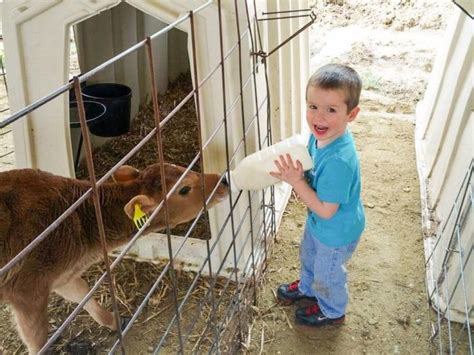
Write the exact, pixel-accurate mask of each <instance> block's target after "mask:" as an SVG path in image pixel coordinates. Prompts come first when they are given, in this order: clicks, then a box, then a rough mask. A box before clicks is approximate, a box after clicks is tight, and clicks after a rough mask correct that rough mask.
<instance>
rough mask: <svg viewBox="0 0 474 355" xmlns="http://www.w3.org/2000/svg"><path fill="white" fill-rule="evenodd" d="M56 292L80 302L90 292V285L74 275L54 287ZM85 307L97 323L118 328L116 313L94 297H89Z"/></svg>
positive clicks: (114, 328) (72, 300)
mask: <svg viewBox="0 0 474 355" xmlns="http://www.w3.org/2000/svg"><path fill="white" fill-rule="evenodd" d="M54 291H55V292H56V293H58V294H59V295H61V296H62V297H64V298H65V299H67V300H69V301H71V302H75V303H80V302H81V301H82V299H83V298H84V297H85V296H86V295H87V294H88V293H89V286H88V285H87V283H86V282H85V281H84V280H83V279H82V278H81V277H78V276H77V277H73V278H72V279H71V280H70V281H68V282H67V283H65V284H62V285H61V286H59V287H56V288H55V289H54ZM84 309H85V310H86V311H87V312H88V313H89V314H90V315H91V316H92V318H94V319H95V321H96V322H97V323H99V324H100V325H103V326H105V327H107V328H110V329H111V330H117V328H118V327H117V322H116V321H115V317H114V314H113V313H112V312H109V311H106V310H105V309H104V308H102V307H101V306H100V305H99V303H97V301H96V300H95V299H94V298H91V299H89V301H87V303H86V304H85V306H84Z"/></svg>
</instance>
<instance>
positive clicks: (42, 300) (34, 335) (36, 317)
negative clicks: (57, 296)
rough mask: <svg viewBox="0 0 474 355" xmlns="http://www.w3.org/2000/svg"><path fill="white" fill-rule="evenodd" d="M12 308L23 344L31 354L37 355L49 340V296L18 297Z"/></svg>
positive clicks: (13, 301) (12, 303) (12, 302)
mask: <svg viewBox="0 0 474 355" xmlns="http://www.w3.org/2000/svg"><path fill="white" fill-rule="evenodd" d="M11 306H12V310H13V314H14V316H15V319H16V323H17V325H18V330H19V333H20V336H21V339H22V340H23V343H25V345H26V346H27V348H28V352H29V353H30V354H37V353H38V352H39V351H40V349H41V348H42V347H43V345H44V344H45V343H46V340H47V339H48V325H49V323H48V308H47V307H48V294H46V295H44V296H40V297H31V296H30V297H16V298H15V299H14V300H12V301H11Z"/></svg>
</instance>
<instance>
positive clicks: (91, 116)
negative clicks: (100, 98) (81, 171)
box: [69, 100, 107, 169]
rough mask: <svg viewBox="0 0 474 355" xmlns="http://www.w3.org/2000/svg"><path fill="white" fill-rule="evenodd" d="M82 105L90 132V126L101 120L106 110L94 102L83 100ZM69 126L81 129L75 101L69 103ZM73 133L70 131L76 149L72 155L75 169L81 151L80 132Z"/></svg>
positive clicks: (103, 106) (102, 105)
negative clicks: (75, 143)
mask: <svg viewBox="0 0 474 355" xmlns="http://www.w3.org/2000/svg"><path fill="white" fill-rule="evenodd" d="M83 103H84V111H85V113H86V122H87V126H88V127H89V130H90V128H91V127H92V126H94V125H96V124H97V123H98V122H99V121H100V120H101V119H102V117H104V115H105V113H106V112H107V108H106V107H105V105H104V104H102V103H100V102H96V101H89V100H85V101H83ZM69 125H70V127H71V128H76V129H77V128H81V122H80V121H79V112H78V111H77V102H75V101H71V102H70V103H69ZM75 131H76V132H75V133H73V131H71V139H72V140H73V142H74V137H76V138H75V140H76V142H77V147H76V148H75V152H76V153H75V154H74V167H75V168H76V169H77V167H78V164H79V158H80V157H81V150H82V132H81V131H80V130H75ZM77 137H78V138H77ZM73 149H74V146H73Z"/></svg>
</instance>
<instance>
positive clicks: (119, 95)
mask: <svg viewBox="0 0 474 355" xmlns="http://www.w3.org/2000/svg"><path fill="white" fill-rule="evenodd" d="M82 97H83V102H84V110H85V114H86V122H87V126H88V128H89V131H90V132H91V133H92V134H94V135H96V136H99V137H117V136H120V135H122V134H125V133H127V132H128V131H129V129H130V109H131V98H132V90H131V89H130V88H129V87H128V86H126V85H122V84H115V83H100V84H92V85H87V86H84V87H83V88H82ZM70 99H71V101H70V103H69V114H70V126H71V128H80V127H81V126H80V122H79V114H78V112H77V102H76V101H75V100H74V99H75V98H74V96H71V97H70ZM81 150H82V134H80V136H79V143H78V148H77V151H76V154H75V159H74V166H75V167H76V168H77V166H78V164H79V158H80V155H81Z"/></svg>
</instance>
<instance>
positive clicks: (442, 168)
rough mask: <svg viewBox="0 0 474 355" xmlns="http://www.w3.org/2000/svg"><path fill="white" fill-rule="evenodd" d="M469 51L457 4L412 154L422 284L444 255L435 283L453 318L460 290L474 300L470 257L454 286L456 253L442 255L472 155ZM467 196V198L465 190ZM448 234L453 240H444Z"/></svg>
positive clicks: (470, 235) (470, 229)
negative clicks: (420, 208)
mask: <svg viewBox="0 0 474 355" xmlns="http://www.w3.org/2000/svg"><path fill="white" fill-rule="evenodd" d="M473 53H474V42H473V26H472V20H471V19H470V18H468V17H467V16H466V15H465V14H464V13H463V12H462V11H461V10H459V9H457V11H456V14H455V16H454V17H453V18H452V19H451V22H450V24H449V26H448V28H447V30H446V37H445V39H444V42H443V43H442V46H441V48H440V50H439V52H438V55H437V57H436V60H435V64H434V66H433V71H432V77H431V78H430V82H429V84H428V88H427V91H426V94H425V98H424V99H423V101H421V102H420V103H419V105H418V107H417V112H416V148H417V160H418V169H419V173H420V183H421V186H422V200H423V201H422V202H423V204H424V207H425V209H424V216H423V217H424V218H423V227H424V228H425V231H427V232H428V233H429V231H430V230H431V233H433V232H435V233H434V234H432V235H429V236H428V238H427V239H426V240H425V252H426V254H427V256H429V255H430V254H431V253H433V257H432V258H431V259H430V262H429V264H428V270H427V278H428V288H429V289H430V291H433V288H434V284H435V282H436V280H438V277H439V275H441V274H442V273H443V272H444V271H445V270H443V269H442V268H443V261H444V260H445V258H446V257H448V258H449V262H448V264H447V275H446V278H445V279H444V280H443V281H441V282H442V284H441V287H446V289H447V290H448V291H449V293H450V294H451V293H454V298H453V301H452V304H451V305H450V308H452V309H453V310H454V312H456V311H457V312H458V313H459V314H458V315H457V316H456V314H454V315H452V317H453V318H454V319H455V320H459V321H462V320H463V318H462V314H463V313H464V307H465V304H464V297H463V292H466V291H468V292H467V301H468V303H469V304H470V305H471V306H472V305H473V304H474V282H473V281H472V280H474V258H473V257H470V259H469V263H468V264H467V265H465V270H464V272H465V277H466V280H468V284H467V290H464V289H462V288H461V287H460V286H459V285H458V288H457V289H456V291H455V290H454V287H455V282H454V281H453V280H457V279H458V277H459V275H460V273H461V264H460V259H459V257H458V256H451V255H450V254H449V255H447V252H446V250H447V249H448V248H449V247H450V246H451V247H452V246H453V245H455V246H456V248H457V247H458V246H459V243H457V242H456V238H457V236H456V234H453V233H455V224H454V217H453V215H450V211H451V210H452V208H453V205H454V204H455V199H456V197H457V195H458V191H459V190H460V188H461V185H462V184H463V181H464V179H465V176H466V174H467V172H468V171H469V167H470V165H471V163H472V160H473V156H474V151H473V137H474V127H473V118H474V114H473V110H474V95H473V83H474V72H473V65H472V63H473V57H472V56H473ZM468 193H469V192H468ZM467 200H468V201H470V198H469V196H467ZM469 203H470V202H469ZM469 208H472V207H470V206H469V205H463V206H461V211H469ZM429 211H432V213H433V214H434V216H435V218H436V219H437V220H438V221H439V226H437V227H436V226H434V225H433V224H432V223H431V222H430V213H429ZM466 216H467V217H466V219H465V220H464V225H463V227H462V228H461V231H462V233H461V235H460V238H461V243H460V244H461V245H462V248H463V250H464V251H465V255H464V256H465V257H467V256H468V255H469V253H470V251H472V248H473V245H474V223H473V213H472V210H471V211H470V213H468V214H467V215H466ZM445 224H446V227H445V228H444V231H442V228H443V227H444V226H445ZM433 228H435V230H434V231H433V230H432V229H433ZM453 236H454V237H453ZM452 238H454V241H455V242H454V244H450V243H453V242H452V240H453V239H452ZM433 301H434V303H435V304H436V305H437V307H439V308H440V309H442V310H443V309H445V308H446V307H447V303H448V302H447V300H446V299H445V298H444V297H443V296H442V297H440V298H436V299H434V300H433ZM472 321H473V319H471V322H472Z"/></svg>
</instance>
